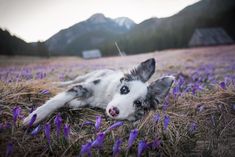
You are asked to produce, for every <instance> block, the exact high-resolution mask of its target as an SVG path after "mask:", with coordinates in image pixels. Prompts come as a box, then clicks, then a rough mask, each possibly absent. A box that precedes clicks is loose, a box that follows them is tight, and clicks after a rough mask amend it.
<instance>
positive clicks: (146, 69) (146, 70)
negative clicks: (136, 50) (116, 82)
mask: <svg viewBox="0 0 235 157" xmlns="http://www.w3.org/2000/svg"><path fill="white" fill-rule="evenodd" d="M154 72H155V59H154V58H151V59H148V60H146V61H144V62H142V63H140V64H139V65H138V66H137V67H136V68H134V69H132V70H131V71H130V72H129V73H127V74H125V76H124V79H125V80H127V81H131V80H141V81H142V82H146V81H148V80H149V79H150V77H151V76H152V75H153V73H154Z"/></svg>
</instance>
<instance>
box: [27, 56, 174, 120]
mask: <svg viewBox="0 0 235 157" xmlns="http://www.w3.org/2000/svg"><path fill="white" fill-rule="evenodd" d="M154 72H155V60H154V59H153V58H152V59H148V60H146V61H144V62H142V63H140V64H139V65H138V66H137V67H136V68H134V69H133V70H131V71H130V72H129V73H123V72H121V71H113V70H98V71H94V72H91V73H88V74H86V75H84V76H79V77H77V78H76V79H75V80H73V81H67V82H61V83H59V85H60V86H63V87H66V88H67V90H65V91H64V92H62V93H59V94H57V95H56V96H54V97H53V98H51V99H50V100H48V101H47V102H46V103H45V104H43V105H42V106H40V107H38V108H37V109H36V110H35V111H34V112H32V113H31V114H29V116H28V117H26V118H25V119H24V122H23V124H24V125H28V124H29V121H30V119H31V118H32V116H33V115H34V114H37V118H36V121H35V124H36V123H38V122H40V121H42V120H43V119H45V118H46V117H48V116H49V115H50V114H51V113H53V112H54V111H56V110H57V109H59V108H61V107H64V106H67V107H71V108H82V107H85V106H90V107H98V108H101V109H104V110H106V114H107V115H108V116H110V117H111V118H113V119H120V120H130V121H135V120H138V119H140V118H141V117H142V116H143V115H144V114H145V112H146V111H149V110H150V109H154V108H155V107H156V106H157V105H158V104H159V103H161V102H162V101H163V100H164V98H165V96H166V95H167V94H168V92H169V90H170V88H171V86H172V83H173V82H174V77H172V76H167V77H163V78H160V79H158V80H156V81H154V82H152V83H151V84H150V85H148V84H147V83H146V82H147V81H148V80H149V79H150V77H151V76H152V75H153V73H154Z"/></svg>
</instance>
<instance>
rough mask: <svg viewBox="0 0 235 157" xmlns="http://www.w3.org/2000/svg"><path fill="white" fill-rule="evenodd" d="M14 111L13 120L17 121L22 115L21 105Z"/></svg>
mask: <svg viewBox="0 0 235 157" xmlns="http://www.w3.org/2000/svg"><path fill="white" fill-rule="evenodd" d="M12 112H13V121H14V123H16V121H17V119H18V117H19V115H20V112H21V108H20V107H19V106H17V107H15V108H14V109H13V110H12Z"/></svg>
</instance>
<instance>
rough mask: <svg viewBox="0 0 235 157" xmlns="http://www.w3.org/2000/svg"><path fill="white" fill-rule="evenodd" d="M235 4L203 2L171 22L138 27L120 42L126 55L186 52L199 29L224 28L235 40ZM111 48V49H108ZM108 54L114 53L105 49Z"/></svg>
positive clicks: (230, 0)
mask: <svg viewBox="0 0 235 157" xmlns="http://www.w3.org/2000/svg"><path fill="white" fill-rule="evenodd" d="M234 17H235V1H233V0H201V1H199V2H197V3H195V4H193V5H191V6H188V7H186V8H184V9H183V10H181V11H180V12H178V13H177V14H175V15H173V16H171V17H167V18H151V19H148V20H145V21H143V22H142V23H140V24H138V25H136V26H135V27H134V28H133V29H131V30H130V31H129V32H128V33H126V34H125V35H124V36H123V37H122V38H121V39H120V40H119V41H118V43H119V46H120V47H121V48H122V50H124V51H125V52H126V53H129V54H131V53H142V52H149V51H154V50H162V49H169V48H183V47H187V46H188V42H189V40H190V38H191V36H192V34H193V32H194V30H195V29H196V28H208V27H222V28H223V29H224V30H225V31H226V32H227V33H228V34H229V35H230V36H231V37H232V38H233V39H235V21H234V20H233V19H234ZM107 47H109V45H107ZM104 49H105V50H106V51H113V50H112V49H108V48H106V47H104Z"/></svg>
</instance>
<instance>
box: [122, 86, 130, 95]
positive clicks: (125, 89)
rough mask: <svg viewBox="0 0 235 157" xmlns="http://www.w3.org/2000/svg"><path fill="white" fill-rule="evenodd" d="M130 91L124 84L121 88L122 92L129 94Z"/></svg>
mask: <svg viewBox="0 0 235 157" xmlns="http://www.w3.org/2000/svg"><path fill="white" fill-rule="evenodd" d="M129 92H130V90H129V88H128V87H127V86H122V88H121V89H120V93H121V94H127V93H129Z"/></svg>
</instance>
